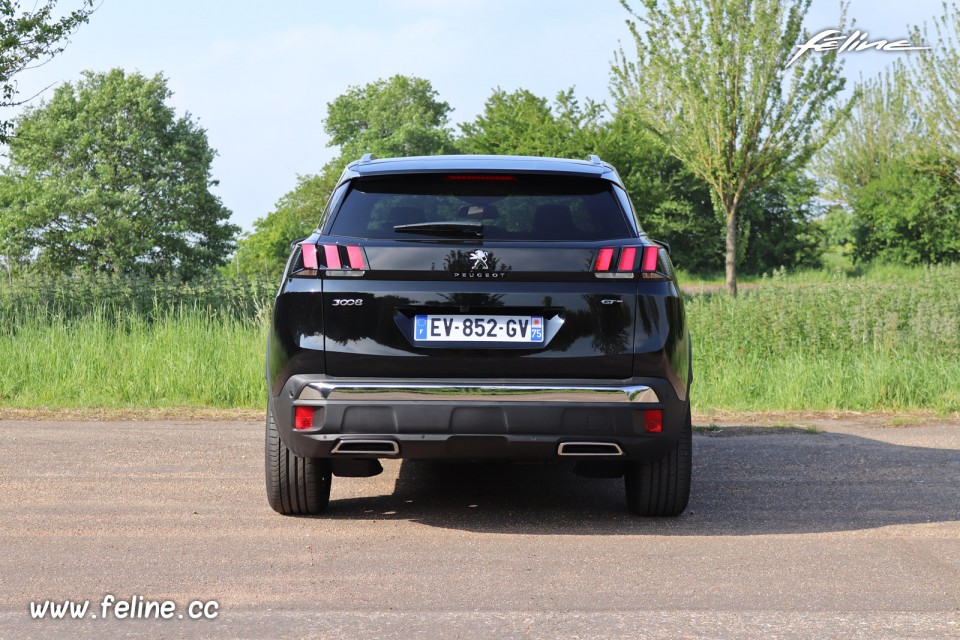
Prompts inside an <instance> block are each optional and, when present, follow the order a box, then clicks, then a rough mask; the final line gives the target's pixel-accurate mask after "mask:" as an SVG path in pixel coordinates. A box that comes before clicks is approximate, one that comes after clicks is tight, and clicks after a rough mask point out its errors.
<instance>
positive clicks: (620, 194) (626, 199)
mask: <svg viewBox="0 0 960 640" xmlns="http://www.w3.org/2000/svg"><path fill="white" fill-rule="evenodd" d="M613 192H614V193H616V194H617V200H619V201H620V206H621V207H622V208H623V210H624V211H625V212H626V213H627V214H628V215H627V219H628V220H629V221H630V224H631V226H633V227H634V229H635V230H636V231H637V233H640V234H642V233H643V227H642V226H640V218H638V217H637V211H636V209H634V208H633V202H631V201H630V196H628V195H627V192H626V191H624V190H623V189H621V188H620V187H618V186H617V185H613Z"/></svg>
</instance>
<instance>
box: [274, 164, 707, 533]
mask: <svg viewBox="0 0 960 640" xmlns="http://www.w3.org/2000/svg"><path fill="white" fill-rule="evenodd" d="M266 375H267V385H268V390H269V394H268V396H269V399H268V407H267V425H266V484H267V497H268V500H269V502H270V506H272V507H273V508H274V509H275V510H276V511H278V512H280V513H284V514H317V513H322V512H323V511H324V510H325V509H326V507H327V503H328V501H329V497H330V482H331V476H334V475H335V476H351V477H365V476H373V475H376V474H378V473H380V471H382V467H381V465H380V462H379V460H378V459H379V458H418V459H444V460H449V459H483V458H488V459H515V460H561V459H569V460H572V461H575V462H576V465H575V470H576V471H577V472H579V473H580V474H581V475H585V476H593V477H598V476H599V477H619V476H621V475H622V476H624V478H625V484H626V496H627V505H628V507H629V508H630V510H631V511H633V512H634V513H637V514H639V515H644V516H675V515H678V514H680V513H681V512H683V510H684V509H685V508H686V505H687V500H688V497H689V494H690V465H691V427H690V400H689V396H688V392H689V388H690V382H691V380H692V372H691V362H690V338H689V333H688V331H687V324H686V320H685V317H684V309H683V300H682V298H681V296H680V292H679V291H678V288H677V282H676V277H675V276H674V272H673V267H672V264H671V262H670V257H669V248H668V247H667V246H666V245H664V244H662V243H657V242H655V241H653V240H650V239H649V238H647V236H646V235H645V234H644V232H643V231H642V230H641V229H640V227H639V225H638V223H637V218H636V214H635V212H634V210H633V207H632V205H631V203H630V199H629V198H628V196H627V194H626V192H625V191H624V187H623V183H622V182H621V180H620V177H619V176H618V175H617V173H616V171H615V170H614V169H613V167H611V166H610V165H609V164H607V163H605V162H602V161H601V160H600V159H599V158H597V157H596V156H591V157H590V158H589V159H588V160H585V161H584V160H562V159H554V158H528V157H513V156H466V155H464V156H432V157H422V158H391V159H383V160H378V159H374V158H373V157H372V156H370V155H366V156H364V157H363V158H362V159H360V160H359V161H357V162H354V163H352V164H351V165H350V166H349V167H347V169H346V170H345V171H344V173H343V176H342V177H341V178H340V181H339V183H338V185H337V187H336V189H335V190H334V192H333V194H332V196H331V197H330V200H329V202H328V203H327V206H326V208H325V210H324V212H323V216H322V218H321V220H320V226H319V228H318V229H317V230H316V231H315V232H314V233H313V234H312V235H311V236H310V237H308V238H305V239H303V240H302V241H300V242H298V243H296V244H295V245H294V247H293V252H292V254H291V255H290V258H289V261H288V263H287V267H286V271H285V273H284V275H283V283H282V285H281V287H280V291H279V293H278V294H277V298H276V302H275V304H274V308H273V320H272V325H271V327H270V331H269V338H268V345H267V371H266Z"/></svg>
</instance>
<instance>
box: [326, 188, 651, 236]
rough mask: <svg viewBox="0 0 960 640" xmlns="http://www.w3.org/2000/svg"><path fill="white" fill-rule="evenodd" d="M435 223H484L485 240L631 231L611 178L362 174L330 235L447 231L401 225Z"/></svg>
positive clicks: (391, 234) (626, 233) (336, 218)
mask: <svg viewBox="0 0 960 640" xmlns="http://www.w3.org/2000/svg"><path fill="white" fill-rule="evenodd" d="M430 222H439V223H443V222H456V223H470V224H473V225H479V224H482V225H483V230H482V234H483V238H484V239H494V240H524V241H531V240H533V241H540V240H543V241H548V240H553V241H563V240H566V241H574V240H581V241H595V240H614V239H621V238H627V237H631V235H632V234H631V232H630V231H629V227H628V226H627V221H626V219H625V218H624V213H623V211H622V209H621V208H620V205H619V204H618V202H617V199H616V197H615V195H614V193H613V190H612V188H611V186H610V183H609V182H607V181H606V180H600V179H595V178H594V179H589V178H587V179H585V178H577V177H569V176H539V175H522V174H521V175H495V176H494V175H483V174H480V175H476V174H473V175H471V174H451V175H445V174H425V175H410V174H407V175H402V176H389V177H370V178H359V179H356V180H354V181H353V184H352V187H351V189H350V191H349V192H348V193H347V196H346V198H345V199H344V201H343V204H342V205H341V207H340V210H339V211H338V212H337V214H336V217H335V219H334V221H333V226H332V228H331V230H330V233H331V234H332V235H338V236H351V237H356V238H392V239H400V238H420V237H423V238H427V237H429V238H433V239H436V238H437V237H438V235H441V236H442V235H445V234H443V233H442V231H441V232H440V233H439V234H438V232H437V230H433V232H431V233H419V232H416V231H415V230H414V231H413V232H411V229H409V228H408V229H407V230H404V231H397V230H395V227H398V226H401V227H402V226H403V225H415V224H422V223H430ZM450 235H451V237H455V236H457V234H456V233H453V234H450Z"/></svg>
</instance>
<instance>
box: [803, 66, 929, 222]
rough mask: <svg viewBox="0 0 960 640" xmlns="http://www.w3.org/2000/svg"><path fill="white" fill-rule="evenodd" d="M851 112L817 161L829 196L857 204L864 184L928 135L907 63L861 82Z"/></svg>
mask: <svg viewBox="0 0 960 640" xmlns="http://www.w3.org/2000/svg"><path fill="white" fill-rule="evenodd" d="M857 94H858V96H859V98H858V100H857V102H856V104H855V105H854V107H853V109H852V111H851V114H850V117H849V118H848V119H847V120H846V121H845V122H844V123H843V125H842V126H841V127H840V128H839V129H838V131H837V135H836V139H835V141H834V144H832V145H831V147H830V148H829V149H826V150H825V151H826V152H825V153H822V154H818V156H817V157H816V159H815V160H814V162H813V168H814V172H815V174H816V175H817V177H818V178H819V179H820V180H821V182H822V183H823V195H824V197H826V198H827V199H828V200H830V201H832V202H836V203H839V204H842V205H844V206H852V205H853V203H854V201H855V200H856V199H857V196H858V195H859V194H860V192H861V191H862V189H863V188H864V187H866V186H867V185H868V184H869V183H871V182H873V181H874V180H876V179H877V178H879V177H880V176H881V175H882V174H883V173H884V172H885V171H886V170H887V169H888V168H889V166H890V165H891V164H892V163H900V162H903V161H905V160H906V159H907V157H908V156H910V155H912V154H915V153H916V152H918V151H919V149H920V147H921V145H922V144H923V141H924V138H926V136H925V135H924V133H923V131H922V121H921V119H920V117H919V116H918V111H919V105H918V103H917V92H916V91H915V89H914V88H913V87H912V85H911V82H910V78H909V76H908V73H907V69H906V67H904V66H903V65H902V64H899V63H894V65H893V66H892V67H891V68H890V69H888V70H887V71H885V72H884V73H883V74H881V75H880V76H878V77H877V78H874V79H870V80H865V81H862V82H860V83H859V85H858V87H857Z"/></svg>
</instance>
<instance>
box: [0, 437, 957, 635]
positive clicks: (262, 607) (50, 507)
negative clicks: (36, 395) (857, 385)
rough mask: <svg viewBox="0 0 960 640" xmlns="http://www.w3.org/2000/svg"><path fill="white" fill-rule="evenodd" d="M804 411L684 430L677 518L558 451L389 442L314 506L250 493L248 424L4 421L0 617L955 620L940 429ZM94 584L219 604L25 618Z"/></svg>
mask: <svg viewBox="0 0 960 640" xmlns="http://www.w3.org/2000/svg"><path fill="white" fill-rule="evenodd" d="M820 426H821V427H823V428H825V429H827V430H828V431H827V432H826V433H816V434H811V433H806V432H802V431H799V430H790V429H772V430H771V429H758V428H749V427H739V428H737V427H734V428H727V429H724V430H722V431H720V432H718V433H713V434H706V433H700V434H697V435H696V436H695V439H694V457H695V470H694V474H695V476H694V480H695V485H694V495H693V498H692V501H691V504H690V508H689V510H688V511H687V513H686V514H684V515H683V516H681V517H680V518H677V519H672V520H660V521H657V520H643V519H637V518H634V517H631V516H629V515H627V514H626V513H625V511H624V504H623V494H622V485H621V483H620V481H617V480H585V479H580V478H578V477H576V476H574V475H573V474H572V473H570V472H569V470H568V469H567V468H566V467H562V466H554V465H517V466H504V465H498V464H459V465H444V466H436V465H433V466H431V465H426V464H423V463H410V462H407V463H403V464H401V463H398V462H391V463H389V464H388V465H387V466H386V471H385V473H384V474H382V475H381V476H379V477H377V478H370V479H342V478H339V479H338V478H335V479H334V488H333V496H332V502H331V509H330V513H329V514H328V516H326V517H324V518H317V519H314V518H285V517H281V516H278V515H276V514H274V513H273V512H272V511H270V509H269V508H268V507H267V504H266V501H265V499H264V494H263V480H262V426H261V425H260V424H256V423H249V422H216V421H211V422H172V421H165V422H120V421H118V422H79V423H74V422H42V421H29V420H27V421H14V420H5V421H0V445H2V451H3V453H2V455H0V465H2V470H0V544H2V554H0V637H2V638H14V637H16V638H50V637H71V638H74V637H80V638H102V637H111V636H115V637H119V636H131V637H144V638H155V637H163V638H179V637H236V638H261V637H280V636H287V637H333V638H360V637H377V638H385V637H387V638H388V637H430V638H438V637H465V638H470V637H479V638H491V637H496V638H525V637H542V638H615V637H616V638H618V637H630V638H638V637H670V638H680V637H720V638H740V637H758V638H759V637H764V638H777V637H779V638H791V637H804V638H807V637H831V638H832V637H854V638H870V639H871V640H875V639H876V638H886V637H897V638H902V637H914V638H938V637H952V638H960V425H958V424H928V425H922V426H913V427H900V428H885V427H882V426H878V425H876V424H874V425H870V424H855V423H850V422H846V423H821V424H820ZM108 593H109V594H112V595H115V596H116V597H118V598H121V599H123V598H126V599H129V598H130V597H133V596H142V597H144V598H147V599H152V600H166V599H169V600H173V601H174V602H176V603H177V607H178V609H177V610H178V611H179V612H183V611H184V610H185V607H187V604H188V603H189V602H191V601H193V600H202V601H208V600H216V601H217V602H218V603H219V610H218V612H217V613H218V615H217V617H216V618H215V619H213V620H190V619H188V618H187V617H185V618H184V619H179V618H174V619H171V620H159V621H157V620H150V621H144V620H117V619H114V618H110V619H107V620H104V619H103V618H102V617H101V616H99V615H98V618H97V619H96V620H94V619H92V618H90V617H89V616H88V617H87V618H85V619H83V620H50V619H46V620H32V619H31V617H30V614H29V613H28V610H29V604H30V602H31V601H36V602H38V603H40V602H43V601H44V600H46V599H51V600H56V601H63V600H64V599H68V598H69V599H76V600H78V601H82V600H90V601H91V603H92V604H91V609H90V610H89V612H88V613H98V614H99V613H100V611H99V607H100V603H101V601H102V599H103V597H104V595H105V594H108ZM181 615H182V613H181Z"/></svg>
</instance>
